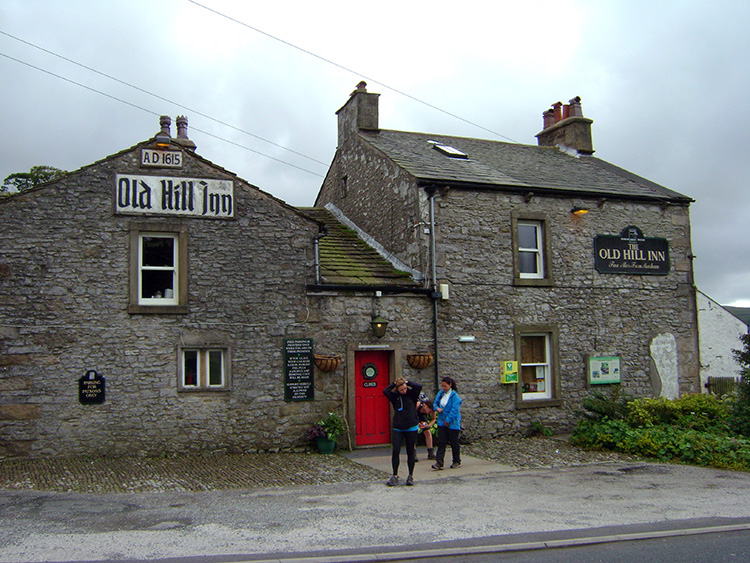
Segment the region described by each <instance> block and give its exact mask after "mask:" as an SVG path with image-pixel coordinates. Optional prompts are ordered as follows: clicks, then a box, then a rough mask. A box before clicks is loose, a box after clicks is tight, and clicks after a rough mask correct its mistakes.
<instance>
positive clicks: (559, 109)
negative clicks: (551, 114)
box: [552, 102, 563, 123]
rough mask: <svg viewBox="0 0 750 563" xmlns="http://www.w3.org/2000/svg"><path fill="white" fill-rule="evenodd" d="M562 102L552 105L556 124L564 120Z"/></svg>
mask: <svg viewBox="0 0 750 563" xmlns="http://www.w3.org/2000/svg"><path fill="white" fill-rule="evenodd" d="M562 105H563V104H562V102H555V103H554V104H552V109H554V110H555V123H557V122H558V121H560V120H562Z"/></svg>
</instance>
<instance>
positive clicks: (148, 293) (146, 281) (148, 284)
mask: <svg viewBox="0 0 750 563" xmlns="http://www.w3.org/2000/svg"><path fill="white" fill-rule="evenodd" d="M174 278H175V272H174V271H173V270H168V271H164V270H143V271H142V272H141V298H144V299H165V298H168V299H171V298H172V297H173V296H174Z"/></svg>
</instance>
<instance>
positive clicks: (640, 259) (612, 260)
mask: <svg viewBox="0 0 750 563" xmlns="http://www.w3.org/2000/svg"><path fill="white" fill-rule="evenodd" d="M594 260H595V265H596V269H597V271H598V272H599V273H600V274H642V275H666V274H668V273H669V243H668V242H667V239H663V238H646V237H644V236H643V233H642V232H641V230H640V229H639V228H638V227H634V226H633V225H630V226H628V227H625V228H624V229H623V230H622V232H621V233H620V235H619V236H616V235H614V236H613V235H599V236H597V237H596V238H595V239H594Z"/></svg>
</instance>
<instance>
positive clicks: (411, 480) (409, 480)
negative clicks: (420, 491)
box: [406, 475, 414, 487]
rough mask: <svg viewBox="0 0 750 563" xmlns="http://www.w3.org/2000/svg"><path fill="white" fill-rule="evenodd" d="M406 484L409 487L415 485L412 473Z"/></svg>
mask: <svg viewBox="0 0 750 563" xmlns="http://www.w3.org/2000/svg"><path fill="white" fill-rule="evenodd" d="M406 486H407V487H413V486H414V477H412V476H411V475H409V476H408V477H407V478H406Z"/></svg>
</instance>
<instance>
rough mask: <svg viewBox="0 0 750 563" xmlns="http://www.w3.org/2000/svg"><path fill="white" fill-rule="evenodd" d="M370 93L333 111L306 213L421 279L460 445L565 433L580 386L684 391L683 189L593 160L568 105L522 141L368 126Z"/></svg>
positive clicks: (686, 201)
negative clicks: (327, 161)
mask: <svg viewBox="0 0 750 563" xmlns="http://www.w3.org/2000/svg"><path fill="white" fill-rule="evenodd" d="M378 97H379V94H373V93H369V92H367V89H366V85H365V84H364V83H360V84H359V85H358V87H357V89H356V90H355V91H354V92H352V94H351V96H350V98H349V100H348V101H347V103H346V104H345V105H344V106H343V107H342V108H341V109H340V110H339V111H338V112H337V115H338V137H339V139H338V148H337V151H336V155H335V157H334V160H333V163H332V165H331V167H330V169H329V172H328V174H327V177H326V179H325V181H324V183H323V186H322V188H321V190H320V192H319V194H318V197H317V201H316V206H320V207H326V208H327V209H329V210H330V211H332V212H334V213H336V214H338V215H339V216H340V217H345V218H346V219H347V220H348V221H350V222H351V223H352V224H354V225H356V226H357V227H358V228H359V229H361V230H362V231H363V232H365V233H367V234H368V235H369V236H370V237H372V238H373V239H374V240H376V241H377V242H378V243H379V244H380V245H382V247H384V248H386V249H388V251H389V252H391V253H392V254H393V255H394V256H395V257H396V258H397V259H398V260H400V261H401V262H402V263H403V264H405V265H406V267H407V268H411V269H414V270H417V271H419V272H423V273H424V274H425V281H424V284H425V286H426V287H427V288H429V289H431V290H432V297H433V307H434V318H435V333H434V338H433V349H432V351H433V352H435V356H436V362H435V365H434V366H433V369H435V370H436V377H438V378H439V377H443V376H451V377H453V378H454V379H456V380H457V381H458V383H459V391H460V392H461V394H462V397H463V399H464V403H463V410H464V412H465V414H464V426H465V431H464V434H465V435H466V437H467V438H469V439H471V438H473V437H491V436H495V435H501V434H505V433H509V432H523V431H524V430H525V429H526V428H528V427H529V426H530V425H531V424H532V423H535V422H541V423H542V424H543V425H545V426H547V427H549V428H552V429H556V430H565V429H569V428H570V427H571V425H572V424H573V422H574V418H575V417H574V411H575V410H576V409H578V408H580V405H581V401H582V399H583V397H584V396H585V395H586V394H587V393H588V392H589V390H590V389H592V388H597V389H603V388H606V387H609V386H612V385H619V386H621V387H622V388H624V389H625V390H627V391H628V392H630V393H632V394H634V395H636V396H653V395H655V396H659V395H662V396H667V397H674V396H677V395H679V394H680V393H687V392H696V391H699V389H700V387H699V360H698V341H697V333H696V300H695V289H694V285H693V270H692V258H693V256H692V252H691V244H690V218H689V205H690V203H691V201H692V200H691V199H690V198H688V197H686V196H684V195H681V194H679V193H677V192H674V191H672V190H669V189H667V188H665V187H663V186H660V185H658V184H655V183H654V182H651V181H649V180H647V179H645V178H641V177H639V176H636V175H635V174H633V173H631V172H629V171H627V170H623V169H622V168H618V167H617V166H615V165H612V164H610V163H608V162H605V161H603V160H600V159H598V158H596V157H594V156H592V155H593V152H594V150H593V144H592V135H591V124H592V120H590V119H587V118H585V117H583V113H582V110H581V104H580V99H578V98H576V99H574V100H571V102H570V103H569V104H566V105H563V104H560V103H557V104H555V105H554V106H553V107H552V108H551V109H549V110H548V111H546V112H545V113H544V115H543V118H544V120H543V121H544V128H543V130H542V132H541V133H539V134H538V135H537V138H538V146H528V145H521V144H515V143H505V142H498V141H488V140H481V139H473V138H459V137H449V136H444V135H437V134H424V133H412V132H402V131H393V130H387V129H381V128H380V124H379V116H378ZM513 362H517V364H514V363H513ZM516 378H517V379H516ZM516 380H517V383H515V382H514V381H516Z"/></svg>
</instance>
